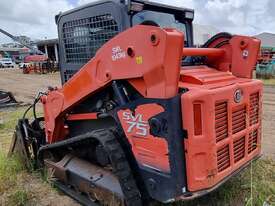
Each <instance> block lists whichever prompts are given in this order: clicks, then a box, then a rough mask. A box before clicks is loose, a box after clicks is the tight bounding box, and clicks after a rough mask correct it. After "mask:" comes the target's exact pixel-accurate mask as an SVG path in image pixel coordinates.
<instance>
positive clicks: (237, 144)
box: [233, 136, 245, 163]
mask: <svg viewBox="0 0 275 206" xmlns="http://www.w3.org/2000/svg"><path fill="white" fill-rule="evenodd" d="M233 145H234V162H235V163H236V162H238V161H240V160H241V159H242V158H244V156H245V136H243V137H241V138H240V139H238V140H235V141H234V143H233Z"/></svg>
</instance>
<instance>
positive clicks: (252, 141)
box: [248, 130, 258, 154]
mask: <svg viewBox="0 0 275 206" xmlns="http://www.w3.org/2000/svg"><path fill="white" fill-rule="evenodd" d="M257 138H258V130H254V131H253V132H250V133H249V139H248V154H249V153H251V152H252V151H254V150H255V149H256V148H257V143H258V142H257Z"/></svg>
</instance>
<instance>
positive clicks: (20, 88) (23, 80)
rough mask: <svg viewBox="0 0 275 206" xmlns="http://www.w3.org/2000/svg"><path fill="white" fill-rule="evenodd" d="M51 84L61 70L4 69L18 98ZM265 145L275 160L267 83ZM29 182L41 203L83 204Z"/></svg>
mask: <svg viewBox="0 0 275 206" xmlns="http://www.w3.org/2000/svg"><path fill="white" fill-rule="evenodd" d="M48 86H60V75H59V73H54V74H47V75H39V74H23V73H22V71H21V70H19V69H9V70H7V69H6V70H0V90H4V91H10V92H12V93H13V94H14V96H15V98H16V99H17V101H21V102H24V103H27V104H29V103H32V102H33V100H34V97H35V96H36V94H37V93H38V92H39V91H45V90H47V87H48ZM262 148H263V154H264V155H265V156H269V157H272V158H273V159H275V86H265V88H264V105H263V142H262ZM26 175H27V174H26ZM29 183H30V185H29V187H31V188H34V189H35V190H37V191H39V193H40V194H41V195H39V196H37V197H36V198H37V202H39V205H43V206H50V205H57V206H59V205H60V206H63V205H68V206H77V205H79V204H77V203H75V202H74V201H73V200H71V199H70V198H68V197H66V196H63V195H59V194H58V193H57V192H56V191H52V192H51V193H50V194H46V193H47V191H49V190H48V189H47V187H48V186H46V185H45V187H46V188H44V187H41V180H40V179H39V178H36V177H32V180H31V181H30V182H29ZM27 189H28V188H27ZM44 195H47V196H48V198H43V196H44ZM53 202H54V203H53ZM57 202H58V204H57ZM0 205H1V198H0Z"/></svg>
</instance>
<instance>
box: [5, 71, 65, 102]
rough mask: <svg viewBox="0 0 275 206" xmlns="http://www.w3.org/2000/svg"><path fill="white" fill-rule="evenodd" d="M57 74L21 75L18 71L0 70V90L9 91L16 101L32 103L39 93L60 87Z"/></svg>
mask: <svg viewBox="0 0 275 206" xmlns="http://www.w3.org/2000/svg"><path fill="white" fill-rule="evenodd" d="M60 85H61V81H60V75H59V73H58V72H56V73H52V74H34V73H32V74H23V73H22V70H20V69H0V90H4V91H10V92H12V93H13V95H14V96H15V98H16V100H17V101H20V102H24V103H32V102H33V100H34V98H35V96H36V95H37V93H38V92H39V91H46V90H47V88H48V87H49V86H52V87H55V86H60Z"/></svg>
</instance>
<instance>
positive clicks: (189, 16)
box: [56, 0, 194, 84]
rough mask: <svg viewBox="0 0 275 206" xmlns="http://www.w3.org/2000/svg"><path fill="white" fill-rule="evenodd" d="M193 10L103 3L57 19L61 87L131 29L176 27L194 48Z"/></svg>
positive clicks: (113, 1)
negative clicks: (103, 47) (99, 51)
mask: <svg viewBox="0 0 275 206" xmlns="http://www.w3.org/2000/svg"><path fill="white" fill-rule="evenodd" d="M193 17H194V11H193V10H191V9H186V8H180V7H174V6H169V5H164V4H159V3H156V2H148V1H141V0H137V1H130V0H128V1H119V0H103V1H99V2H94V3H90V4H87V5H84V6H82V7H79V8H76V9H72V10H70V11H68V12H64V13H60V14H58V15H57V16H56V23H57V25H58V35H59V45H60V47H59V49H60V67H61V79H62V84H64V83H65V82H66V81H68V80H69V79H70V78H71V77H72V76H73V75H74V74H75V73H76V72H77V71H78V70H79V69H80V68H81V67H82V66H83V65H84V64H86V63H87V62H88V61H89V60H90V59H91V58H92V57H94V55H95V54H96V52H97V50H98V49H99V48H100V47H101V46H102V45H103V44H105V43H106V42H107V41H108V40H110V39H111V38H113V37H114V36H116V35H117V34H118V33H120V32H122V31H124V30H126V29H127V28H129V27H132V26H135V25H138V24H143V25H151V26H160V27H162V28H175V29H177V30H180V31H182V32H183V33H184V34H185V40H184V45H183V46H185V47H192V46H193V32H192V21H193Z"/></svg>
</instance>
